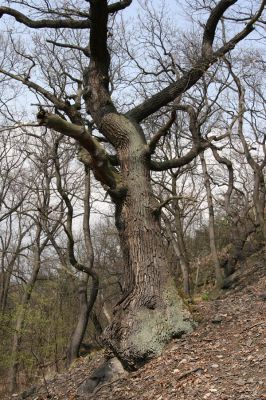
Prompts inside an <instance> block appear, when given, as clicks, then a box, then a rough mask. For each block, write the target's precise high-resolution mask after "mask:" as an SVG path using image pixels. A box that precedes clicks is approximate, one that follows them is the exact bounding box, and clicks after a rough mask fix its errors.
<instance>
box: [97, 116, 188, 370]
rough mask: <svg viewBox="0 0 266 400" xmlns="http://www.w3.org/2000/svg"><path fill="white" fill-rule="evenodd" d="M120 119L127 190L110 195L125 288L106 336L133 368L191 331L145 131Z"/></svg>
mask: <svg viewBox="0 0 266 400" xmlns="http://www.w3.org/2000/svg"><path fill="white" fill-rule="evenodd" d="M109 118H110V115H109ZM114 119H115V120H117V116H115V117H114ZM119 120H120V126H119V129H120V131H121V137H122V131H123V132H124V136H125V140H124V142H125V143H124V144H123V145H121V146H120V147H119V149H118V154H119V159H120V163H121V174H122V182H123V185H124V186H125V187H126V188H127V190H126V193H125V194H123V195H122V196H121V197H119V198H116V197H115V196H114V195H113V200H114V202H115V205H116V226H117V229H118V232H119V235H120V239H121V246H122V249H123V253H124V256H125V262H126V268H127V273H126V278H127V281H126V284H125V287H126V288H127V292H126V293H125V296H124V298H123V299H122V300H121V302H120V303H119V304H118V305H117V306H116V309H115V314H114V319H113V321H112V323H111V325H110V326H109V327H108V329H107V331H106V333H105V338H104V341H105V343H106V344H108V346H109V347H111V349H112V350H113V352H114V354H115V355H116V356H117V357H118V358H119V359H121V361H122V363H123V365H124V367H125V368H127V369H136V368H138V367H139V366H140V365H142V364H143V363H144V362H145V361H146V360H147V359H149V358H151V357H153V356H154V355H155V354H158V353H160V351H161V350H162V348H163V346H164V345H165V343H167V341H169V340H170V339H171V338H173V337H178V336H181V335H182V333H184V332H188V331H190V330H191V329H192V326H193V324H192V320H191V316H190V314H189V312H188V310H187V309H186V307H185V306H184V304H183V301H182V299H181V298H180V296H179V294H178V292H177V289H176V287H175V284H174V280H173V278H172V277H171V275H170V272H169V269H168V261H167V256H166V251H165V249H164V246H163V243H162V237H161V229H160V224H159V219H158V215H156V213H154V209H155V206H156V201H155V198H154V195H153V193H152V188H151V183H150V172H149V153H148V150H147V146H146V143H145V139H144V136H143V135H142V131H141V129H140V128H138V129H137V128H136V127H135V126H134V124H132V123H131V122H130V121H129V120H127V119H126V118H125V117H123V119H121V118H120V117H119ZM110 125H111V122H110V121H109V124H108V126H109V127H110ZM133 133H134V134H133Z"/></svg>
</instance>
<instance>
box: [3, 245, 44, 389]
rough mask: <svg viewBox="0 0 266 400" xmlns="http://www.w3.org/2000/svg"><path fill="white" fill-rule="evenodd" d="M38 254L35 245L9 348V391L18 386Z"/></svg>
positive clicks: (39, 264)
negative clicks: (26, 319) (22, 346)
mask: <svg viewBox="0 0 266 400" xmlns="http://www.w3.org/2000/svg"><path fill="white" fill-rule="evenodd" d="M40 256H41V253H40V248H39V247H37V248H35V249H34V265H33V270H32V273H31V277H30V279H29V282H28V283H27V285H26V287H25V292H24V295H23V298H22V300H21V304H20V306H19V309H18V314H17V320H16V326H15V333H14V336H13V344H12V350H11V360H12V363H11V367H10V372H9V388H10V391H11V392H14V391H16V390H17V387H18V382H17V376H18V369H19V351H20V345H21V340H22V336H23V328H24V325H25V317H26V312H27V306H28V304H29V301H30V299H31V294H32V291H33V288H34V285H35V283H36V280H37V277H38V273H39V270H40V266H41V260H40Z"/></svg>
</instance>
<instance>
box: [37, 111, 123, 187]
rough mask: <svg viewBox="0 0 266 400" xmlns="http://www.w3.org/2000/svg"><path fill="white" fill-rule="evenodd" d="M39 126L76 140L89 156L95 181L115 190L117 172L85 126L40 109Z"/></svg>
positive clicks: (117, 178) (117, 180) (117, 177)
mask: <svg viewBox="0 0 266 400" xmlns="http://www.w3.org/2000/svg"><path fill="white" fill-rule="evenodd" d="M37 119H38V121H39V123H40V125H44V126H47V127H48V128H51V129H54V130H55V131H57V132H60V133H62V134H63V135H65V136H68V137H71V138H73V139H75V140H77V142H78V143H80V144H81V146H83V147H84V148H85V149H86V150H87V151H88V152H89V154H90V156H91V163H92V165H91V166H92V168H93V170H94V174H95V177H96V179H98V180H100V181H101V182H102V183H104V184H105V185H108V186H109V187H110V188H112V189H113V188H115V187H116V185H117V183H118V182H119V180H120V177H119V173H118V171H117V170H116V169H115V168H114V167H113V166H112V165H111V164H110V161H109V157H108V155H107V153H106V152H105V150H104V148H103V147H102V146H101V145H100V143H99V142H98V141H97V140H96V139H94V138H93V137H92V136H91V133H90V132H89V131H88V129H86V128H85V126H80V125H76V124H73V123H71V122H68V121H66V120H64V119H63V118H61V117H59V115H56V114H52V113H47V112H46V111H45V110H43V109H41V110H40V111H39V113H38V114H37Z"/></svg>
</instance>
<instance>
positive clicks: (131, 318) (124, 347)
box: [103, 287, 195, 371]
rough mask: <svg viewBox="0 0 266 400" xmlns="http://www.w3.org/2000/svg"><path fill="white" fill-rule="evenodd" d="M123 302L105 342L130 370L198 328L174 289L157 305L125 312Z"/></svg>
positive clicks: (128, 307)
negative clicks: (172, 341) (195, 327)
mask: <svg viewBox="0 0 266 400" xmlns="http://www.w3.org/2000/svg"><path fill="white" fill-rule="evenodd" d="M123 304H124V303H122V304H121V305H120V306H119V309H118V310H117V312H116V314H115V316H114V319H113V321H112V323H111V325H110V326H109V327H108V328H107V329H106V331H105V334H104V338H103V340H104V343H105V344H106V345H107V346H108V347H109V348H110V349H111V350H112V351H113V353H114V355H115V356H116V357H118V358H119V360H120V361H121V363H122V364H123V367H124V368H125V369H126V370H128V371H133V370H136V369H138V368H140V367H141V366H142V365H144V364H145V363H146V362H147V361H148V360H150V359H152V358H154V357H155V356H158V355H160V353H161V352H162V350H163V348H164V346H165V345H166V344H167V343H169V342H170V341H171V339H173V338H178V337H181V336H182V335H183V334H185V333H188V332H191V331H192V330H193V328H194V326H195V324H194V322H193V320H192V317H191V314H190V312H189V310H188V308H187V307H186V306H185V305H184V303H183V301H182V299H181V297H180V296H179V294H178V292H177V289H176V288H174V287H172V290H168V291H167V292H166V295H165V296H164V298H163V299H160V301H157V303H156V306H155V307H154V308H153V309H151V308H149V307H147V306H141V305H140V306H136V303H135V306H134V305H133V304H134V302H133V301H132V302H131V303H130V305H129V306H127V308H126V309H125V308H124V307H123Z"/></svg>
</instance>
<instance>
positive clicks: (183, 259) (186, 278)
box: [164, 218, 191, 297]
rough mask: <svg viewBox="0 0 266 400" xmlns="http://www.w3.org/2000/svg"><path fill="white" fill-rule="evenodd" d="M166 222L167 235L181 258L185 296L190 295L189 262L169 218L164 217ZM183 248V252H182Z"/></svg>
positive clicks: (179, 258)
mask: <svg viewBox="0 0 266 400" xmlns="http://www.w3.org/2000/svg"><path fill="white" fill-rule="evenodd" d="M164 222H165V227H166V232H167V236H168V237H169V239H170V241H171V243H172V246H173V249H174V252H175V254H176V256H177V258H178V260H179V263H180V268H181V272H182V276H183V291H184V294H185V296H188V297H189V296H190V295H191V290H190V276H189V262H188V260H187V258H186V257H185V256H184V249H182V247H181V246H180V243H181V242H180V241H179V240H178V239H177V240H176V239H175V238H174V236H173V233H172V231H171V226H170V223H169V221H168V220H167V218H164ZM182 250H183V252H182Z"/></svg>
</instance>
